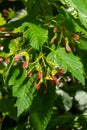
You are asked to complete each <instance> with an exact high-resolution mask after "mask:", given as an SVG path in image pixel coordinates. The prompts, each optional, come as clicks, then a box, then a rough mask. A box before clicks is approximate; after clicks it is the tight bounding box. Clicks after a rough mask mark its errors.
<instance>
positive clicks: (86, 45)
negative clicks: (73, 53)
mask: <svg viewBox="0 0 87 130" xmlns="http://www.w3.org/2000/svg"><path fill="white" fill-rule="evenodd" d="M79 42H80V43H79V44H78V46H79V48H80V49H83V50H87V38H80V39H79Z"/></svg>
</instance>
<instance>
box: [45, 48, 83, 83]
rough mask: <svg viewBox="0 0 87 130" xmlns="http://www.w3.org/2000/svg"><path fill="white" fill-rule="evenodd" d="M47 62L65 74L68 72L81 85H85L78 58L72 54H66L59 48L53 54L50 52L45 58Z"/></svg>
mask: <svg viewBox="0 0 87 130" xmlns="http://www.w3.org/2000/svg"><path fill="white" fill-rule="evenodd" d="M47 60H48V62H49V63H50V62H53V64H54V65H55V66H59V67H60V68H62V69H64V70H65V72H66V71H69V72H71V73H72V75H73V76H75V77H76V78H77V79H78V80H79V81H80V82H81V83H82V84H83V85H84V83H85V81H84V76H83V66H82V63H81V62H80V61H79V58H78V57H76V56H75V55H73V53H69V54H67V53H66V52H65V49H64V48H59V49H57V50H56V51H54V52H51V53H50V54H49V55H48V56H47Z"/></svg>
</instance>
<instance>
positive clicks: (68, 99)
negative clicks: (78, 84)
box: [56, 90, 72, 111]
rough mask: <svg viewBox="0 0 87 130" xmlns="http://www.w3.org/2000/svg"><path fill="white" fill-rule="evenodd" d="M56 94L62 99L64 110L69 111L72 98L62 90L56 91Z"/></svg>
mask: <svg viewBox="0 0 87 130" xmlns="http://www.w3.org/2000/svg"><path fill="white" fill-rule="evenodd" d="M56 93H57V94H58V95H60V96H61V97H62V100H63V104H64V108H65V110H66V111H69V110H70V108H71V107H72V98H71V97H70V96H69V94H68V93H66V92H64V91H63V90H56Z"/></svg>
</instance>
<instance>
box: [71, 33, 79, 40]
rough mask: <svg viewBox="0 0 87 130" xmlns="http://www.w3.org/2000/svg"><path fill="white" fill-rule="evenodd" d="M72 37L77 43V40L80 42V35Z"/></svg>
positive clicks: (72, 35)
mask: <svg viewBox="0 0 87 130" xmlns="http://www.w3.org/2000/svg"><path fill="white" fill-rule="evenodd" d="M71 37H72V38H73V39H74V40H75V41H77V40H79V38H80V37H79V35H77V34H71Z"/></svg>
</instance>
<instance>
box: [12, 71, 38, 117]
mask: <svg viewBox="0 0 87 130" xmlns="http://www.w3.org/2000/svg"><path fill="white" fill-rule="evenodd" d="M25 74H26V72H24V73H23V75H22V76H21V78H20V79H18V80H17V81H15V84H14V86H13V96H15V97H17V101H16V105H17V110H18V113H17V115H18V116H19V115H20V114H22V113H23V112H24V111H26V110H27V109H28V108H29V107H30V105H31V103H32V100H33V98H34V92H35V90H36V85H35V84H33V82H34V78H35V75H33V76H32V77H30V78H29V79H26V77H25ZM24 80H25V83H24Z"/></svg>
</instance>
